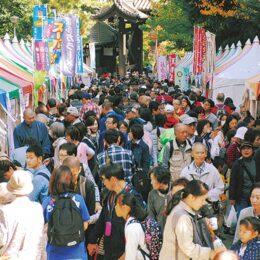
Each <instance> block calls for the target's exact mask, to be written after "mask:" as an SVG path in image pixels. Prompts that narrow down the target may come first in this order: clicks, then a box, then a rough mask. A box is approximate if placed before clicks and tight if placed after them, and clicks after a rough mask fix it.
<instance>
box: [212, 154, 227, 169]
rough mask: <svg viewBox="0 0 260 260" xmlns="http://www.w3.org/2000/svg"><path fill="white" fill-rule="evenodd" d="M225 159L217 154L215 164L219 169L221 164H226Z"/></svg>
mask: <svg viewBox="0 0 260 260" xmlns="http://www.w3.org/2000/svg"><path fill="white" fill-rule="evenodd" d="M225 163H226V162H225V160H224V159H223V158H221V157H220V156H216V157H215V158H214V160H213V165H214V166H215V167H216V168H217V169H218V167H219V166H224V165H225Z"/></svg>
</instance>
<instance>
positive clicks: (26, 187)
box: [7, 170, 33, 195]
mask: <svg viewBox="0 0 260 260" xmlns="http://www.w3.org/2000/svg"><path fill="white" fill-rule="evenodd" d="M7 189H8V190H9V191H10V192H11V193H12V194H14V195H29V194H30V193H31V192H32V190H33V184H32V177H31V174H30V173H29V172H27V171H24V170H18V171H14V173H13V174H12V176H11V178H10V180H9V182H8V183H7Z"/></svg>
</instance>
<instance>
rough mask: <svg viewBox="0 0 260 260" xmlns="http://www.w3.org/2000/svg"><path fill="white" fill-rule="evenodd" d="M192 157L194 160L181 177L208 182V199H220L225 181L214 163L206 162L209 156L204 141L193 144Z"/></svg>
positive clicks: (212, 200)
mask: <svg viewBox="0 0 260 260" xmlns="http://www.w3.org/2000/svg"><path fill="white" fill-rule="evenodd" d="M192 157H193V159H194V161H193V162H192V163H191V164H190V165H188V166H186V167H185V168H184V169H183V170H182V172H181V175H180V177H181V178H186V179H188V180H190V181H191V180H200V181H202V182H204V183H206V184H207V185H208V187H209V193H208V199H209V200H210V201H211V202H214V201H218V200H219V196H220V195H221V194H222V193H223V191H224V183H223V181H222V180H221V177H220V174H219V172H218V170H217V169H216V168H215V167H214V166H213V164H209V163H207V162H205V160H206V158H207V148H206V146H205V145H204V144H202V143H195V144H194V145H193V146H192Z"/></svg>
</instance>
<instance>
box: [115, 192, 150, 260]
mask: <svg viewBox="0 0 260 260" xmlns="http://www.w3.org/2000/svg"><path fill="white" fill-rule="evenodd" d="M115 210H116V214H117V216H118V217H122V218H124V219H125V221H126V224H125V240H126V244H125V259H135V260H145V259H149V258H148V257H147V258H146V256H143V254H142V250H143V251H144V252H146V253H147V254H149V251H148V249H147V246H146V244H145V234H144V231H143V228H142V226H141V223H140V222H141V221H143V220H144V219H145V218H146V216H147V215H146V211H145V210H144V209H143V208H142V207H141V206H140V204H138V203H137V201H136V198H135V196H134V195H133V194H131V193H122V194H121V195H119V197H118V198H117V203H116V207H115ZM139 247H140V248H139Z"/></svg>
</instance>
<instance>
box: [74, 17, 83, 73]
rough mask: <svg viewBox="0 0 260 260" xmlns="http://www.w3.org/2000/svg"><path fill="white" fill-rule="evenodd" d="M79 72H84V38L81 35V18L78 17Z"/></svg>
mask: <svg viewBox="0 0 260 260" xmlns="http://www.w3.org/2000/svg"><path fill="white" fill-rule="evenodd" d="M76 21H77V70H76V71H77V73H83V52H82V38H81V36H80V20H79V17H77V20H76Z"/></svg>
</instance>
